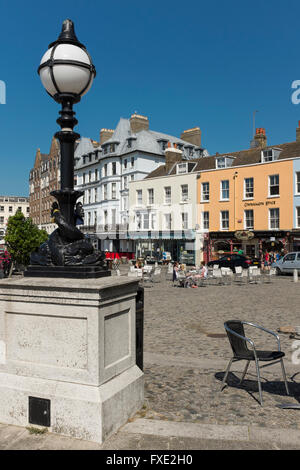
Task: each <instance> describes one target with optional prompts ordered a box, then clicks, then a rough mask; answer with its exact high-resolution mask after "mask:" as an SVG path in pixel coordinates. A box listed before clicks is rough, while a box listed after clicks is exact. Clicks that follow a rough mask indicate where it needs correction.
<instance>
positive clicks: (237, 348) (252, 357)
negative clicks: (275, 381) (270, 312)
mask: <svg viewBox="0 0 300 470" xmlns="http://www.w3.org/2000/svg"><path fill="white" fill-rule="evenodd" d="M244 325H248V326H251V327H254V328H258V329H259V330H262V331H264V332H265V333H268V334H271V335H273V336H275V338H276V340H277V348H278V350H277V351H264V350H263V351H262V350H257V349H256V347H255V344H254V341H253V340H251V339H250V338H247V337H246V336H245V331H244ZM224 327H225V330H226V333H227V336H228V339H229V342H230V345H231V348H232V351H233V357H232V358H231V359H230V361H229V364H228V366H227V369H226V372H225V375H224V378H223V380H222V386H221V391H222V390H223V387H224V386H225V384H226V380H227V376H228V373H229V370H230V367H231V364H232V363H233V362H236V361H243V360H244V361H247V363H246V366H245V369H244V372H243V375H242V378H241V380H240V384H241V383H242V382H243V380H244V378H245V376H246V373H247V370H248V367H249V364H250V361H255V366H256V374H257V383H258V390H259V398H260V404H261V406H262V405H263V399H262V388H261V378H260V369H262V368H263V367H267V366H270V365H273V364H276V363H278V362H280V364H281V369H282V375H283V379H284V382H285V388H286V393H287V395H289V388H288V383H287V379H286V373H285V368H284V364H283V357H284V356H285V354H284V352H283V351H281V349H280V339H279V336H278V335H277V334H276V333H275V332H274V331H271V330H268V329H266V328H263V327H262V326H259V325H256V324H255V323H251V322H247V321H240V320H230V321H227V322H225V323H224ZM247 343H248V344H250V346H251V348H252V349H248V346H247ZM260 362H266V364H265V365H263V366H260V365H259V363H260Z"/></svg>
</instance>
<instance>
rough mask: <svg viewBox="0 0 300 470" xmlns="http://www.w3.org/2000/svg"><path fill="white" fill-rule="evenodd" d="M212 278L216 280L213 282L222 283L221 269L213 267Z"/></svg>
mask: <svg viewBox="0 0 300 470" xmlns="http://www.w3.org/2000/svg"><path fill="white" fill-rule="evenodd" d="M212 278H213V279H214V280H215V281H216V282H215V284H217V285H221V284H224V277H223V276H222V271H221V269H220V268H217V269H213V272H212Z"/></svg>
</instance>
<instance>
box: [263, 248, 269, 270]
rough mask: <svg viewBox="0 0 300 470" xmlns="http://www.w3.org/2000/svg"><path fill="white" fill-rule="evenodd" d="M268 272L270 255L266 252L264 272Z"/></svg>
mask: <svg viewBox="0 0 300 470" xmlns="http://www.w3.org/2000/svg"><path fill="white" fill-rule="evenodd" d="M269 270H270V254H269V252H268V251H267V250H266V251H265V255H264V271H269Z"/></svg>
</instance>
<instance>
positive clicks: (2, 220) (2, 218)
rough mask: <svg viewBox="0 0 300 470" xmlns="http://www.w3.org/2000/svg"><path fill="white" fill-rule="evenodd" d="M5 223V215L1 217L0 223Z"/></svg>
mask: <svg viewBox="0 0 300 470" xmlns="http://www.w3.org/2000/svg"><path fill="white" fill-rule="evenodd" d="M3 223H4V217H2V216H1V217H0V224H3Z"/></svg>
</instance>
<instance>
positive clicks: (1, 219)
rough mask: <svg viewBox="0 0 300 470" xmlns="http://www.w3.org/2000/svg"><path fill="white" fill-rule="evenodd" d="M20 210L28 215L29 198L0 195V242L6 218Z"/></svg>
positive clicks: (0, 242) (0, 241) (2, 240)
mask: <svg viewBox="0 0 300 470" xmlns="http://www.w3.org/2000/svg"><path fill="white" fill-rule="evenodd" d="M18 210H20V211H21V212H23V214H24V216H25V217H28V216H29V198H28V197H21V196H0V244H4V236H5V231H6V225H7V222H8V218H9V217H10V216H11V215H15V213H16V212H17V211H18Z"/></svg>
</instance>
